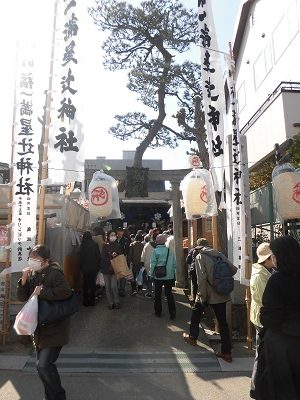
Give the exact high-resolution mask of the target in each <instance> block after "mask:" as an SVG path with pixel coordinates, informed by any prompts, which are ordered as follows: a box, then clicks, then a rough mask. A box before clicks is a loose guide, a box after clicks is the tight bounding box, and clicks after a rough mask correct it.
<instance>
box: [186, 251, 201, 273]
mask: <svg viewBox="0 0 300 400" xmlns="http://www.w3.org/2000/svg"><path fill="white" fill-rule="evenodd" d="M199 251H200V247H199V246H196V247H194V248H193V249H191V250H190V251H189V254H188V255H187V258H186V263H187V264H188V266H189V271H194V270H195V259H196V257H197V255H198V254H199Z"/></svg>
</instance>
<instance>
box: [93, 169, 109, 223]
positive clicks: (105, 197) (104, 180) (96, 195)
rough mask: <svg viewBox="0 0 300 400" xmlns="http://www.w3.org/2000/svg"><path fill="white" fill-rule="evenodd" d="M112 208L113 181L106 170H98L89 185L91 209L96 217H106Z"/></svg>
mask: <svg viewBox="0 0 300 400" xmlns="http://www.w3.org/2000/svg"><path fill="white" fill-rule="evenodd" d="M112 209H113V202H112V182H111V180H110V179H108V175H106V174H105V173H104V172H101V171H96V172H95V173H94V175H93V179H92V181H91V183H90V185H89V211H90V213H91V214H93V215H94V216H95V217H101V218H104V217H108V216H109V215H110V214H111V213H112Z"/></svg>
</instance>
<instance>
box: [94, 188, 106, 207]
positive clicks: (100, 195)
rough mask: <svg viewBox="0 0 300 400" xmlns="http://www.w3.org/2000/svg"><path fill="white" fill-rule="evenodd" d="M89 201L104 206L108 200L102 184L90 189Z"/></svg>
mask: <svg viewBox="0 0 300 400" xmlns="http://www.w3.org/2000/svg"><path fill="white" fill-rule="evenodd" d="M91 202H92V204H93V205H94V206H104V204H106V203H107V202H108V192H107V190H106V189H105V188H104V187H103V186H97V187H95V188H94V189H93V190H92V193H91Z"/></svg>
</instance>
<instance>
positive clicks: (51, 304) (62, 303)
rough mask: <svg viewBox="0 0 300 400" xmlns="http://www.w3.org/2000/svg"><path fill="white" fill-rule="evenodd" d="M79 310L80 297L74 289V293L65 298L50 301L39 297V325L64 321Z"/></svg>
mask: <svg viewBox="0 0 300 400" xmlns="http://www.w3.org/2000/svg"><path fill="white" fill-rule="evenodd" d="M77 311H79V299H78V296H77V294H76V293H75V292H74V291H73V290H72V294H71V296H70V297H68V298H67V299H65V300H53V301H48V300H44V299H40V298H39V304H38V325H39V326H45V325H50V324H53V323H55V322H59V321H62V320H63V319H65V318H68V317H70V316H71V315H73V314H75V313H76V312H77Z"/></svg>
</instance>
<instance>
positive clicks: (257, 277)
mask: <svg viewBox="0 0 300 400" xmlns="http://www.w3.org/2000/svg"><path fill="white" fill-rule="evenodd" d="M271 275H272V274H271V272H270V270H268V269H267V268H265V267H264V266H263V265H262V264H258V263H256V264H253V265H252V272H251V279H250V291H251V308H250V321H251V322H252V323H253V324H254V325H255V326H258V327H260V328H261V327H262V324H261V323H260V309H261V306H262V296H263V294H264V291H265V288H266V285H267V282H268V280H269V278H270V277H271Z"/></svg>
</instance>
